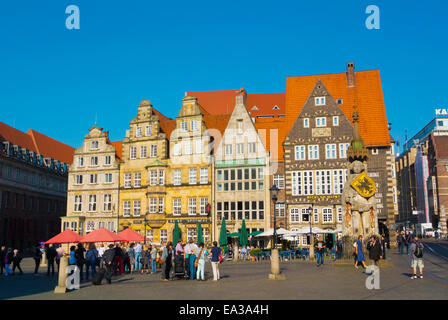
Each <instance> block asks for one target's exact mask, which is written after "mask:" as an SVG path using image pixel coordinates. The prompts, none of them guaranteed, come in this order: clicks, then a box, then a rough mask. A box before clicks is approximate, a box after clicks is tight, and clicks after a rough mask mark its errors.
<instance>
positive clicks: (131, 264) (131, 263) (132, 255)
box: [127, 243, 135, 274]
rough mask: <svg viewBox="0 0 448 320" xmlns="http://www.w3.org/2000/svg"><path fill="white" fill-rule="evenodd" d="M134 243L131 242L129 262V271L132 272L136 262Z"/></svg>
mask: <svg viewBox="0 0 448 320" xmlns="http://www.w3.org/2000/svg"><path fill="white" fill-rule="evenodd" d="M134 245H135V244H134V243H131V244H130V245H129V249H128V256H129V258H128V262H127V266H128V268H129V273H131V274H132V272H133V271H134V270H135V268H134V264H135V249H134Z"/></svg>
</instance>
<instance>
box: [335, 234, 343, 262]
mask: <svg viewBox="0 0 448 320" xmlns="http://www.w3.org/2000/svg"><path fill="white" fill-rule="evenodd" d="M341 258H342V238H341V237H338V241H337V242H336V259H341Z"/></svg>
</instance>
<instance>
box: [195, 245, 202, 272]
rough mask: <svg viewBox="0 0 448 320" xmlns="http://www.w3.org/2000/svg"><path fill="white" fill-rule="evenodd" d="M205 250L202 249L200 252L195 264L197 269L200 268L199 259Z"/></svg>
mask: <svg viewBox="0 0 448 320" xmlns="http://www.w3.org/2000/svg"><path fill="white" fill-rule="evenodd" d="M203 250H204V249H201V251H200V252H199V255H198V257H197V258H196V261H195V262H194V267H195V268H197V267H198V260H199V258H200V257H201V254H202V251H203Z"/></svg>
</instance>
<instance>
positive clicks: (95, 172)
mask: <svg viewBox="0 0 448 320" xmlns="http://www.w3.org/2000/svg"><path fill="white" fill-rule="evenodd" d="M120 156H121V142H120V141H117V142H111V141H109V132H108V131H103V129H102V128H99V127H97V126H93V127H92V128H90V129H89V133H88V134H87V135H86V136H85V137H84V141H83V144H82V146H81V147H79V148H78V149H76V150H75V152H74V156H73V163H72V165H71V166H70V169H69V176H68V191H67V216H65V217H63V218H62V224H61V231H64V230H66V229H70V230H72V231H75V232H77V233H79V234H80V235H85V234H87V233H89V232H91V231H93V230H96V229H99V228H107V229H109V230H111V231H113V232H116V231H117V229H118V197H119V181H120Z"/></svg>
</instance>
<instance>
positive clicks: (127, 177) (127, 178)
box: [124, 173, 131, 188]
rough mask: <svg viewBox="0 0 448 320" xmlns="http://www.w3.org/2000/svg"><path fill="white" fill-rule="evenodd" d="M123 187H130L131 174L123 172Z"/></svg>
mask: <svg viewBox="0 0 448 320" xmlns="http://www.w3.org/2000/svg"><path fill="white" fill-rule="evenodd" d="M124 187H125V188H130V187H131V174H130V173H125V174H124Z"/></svg>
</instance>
